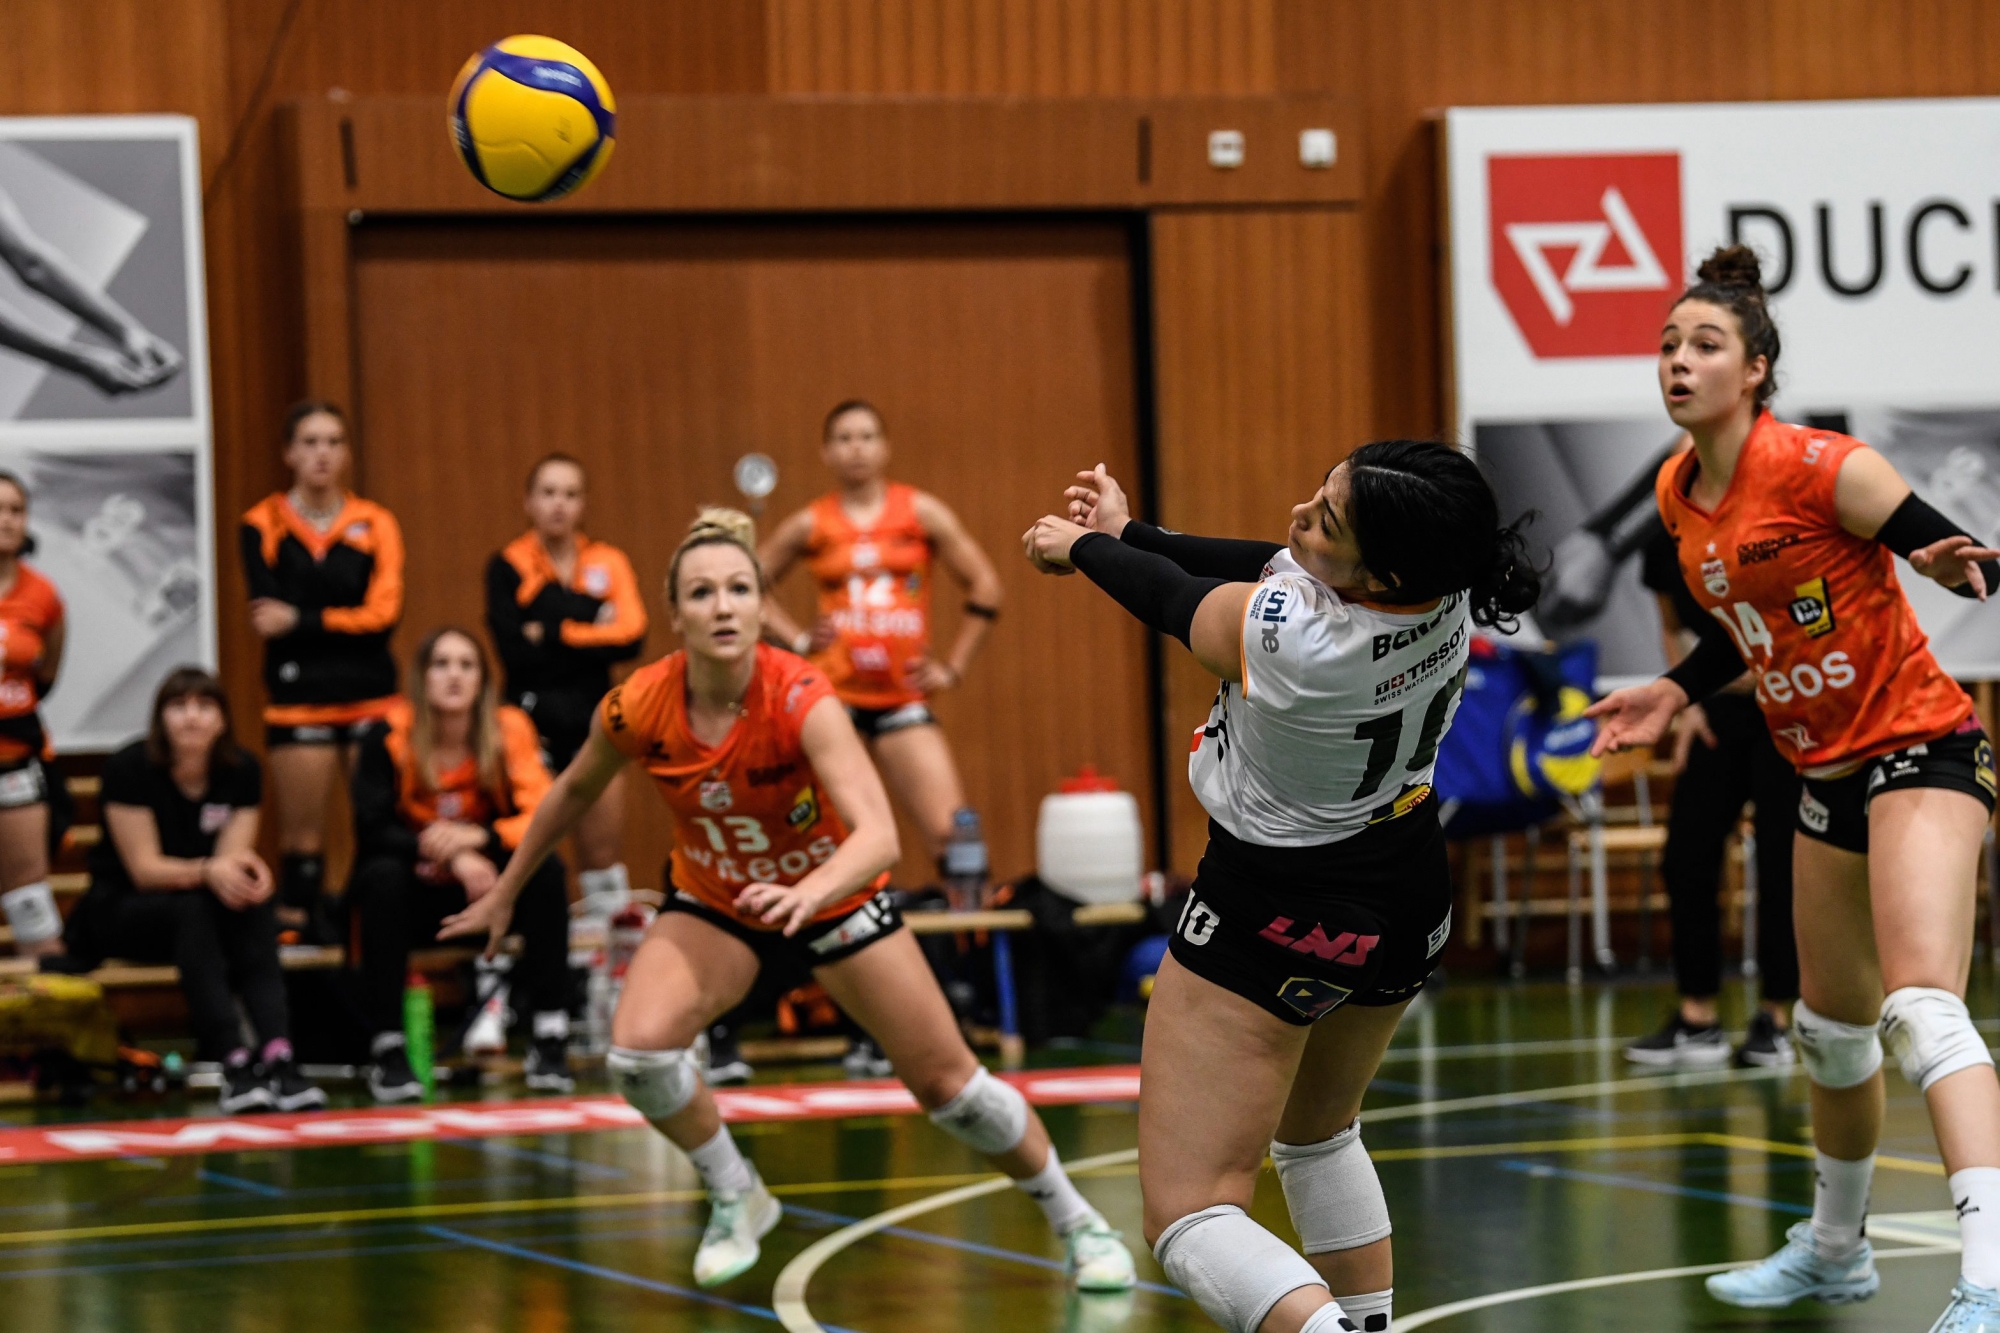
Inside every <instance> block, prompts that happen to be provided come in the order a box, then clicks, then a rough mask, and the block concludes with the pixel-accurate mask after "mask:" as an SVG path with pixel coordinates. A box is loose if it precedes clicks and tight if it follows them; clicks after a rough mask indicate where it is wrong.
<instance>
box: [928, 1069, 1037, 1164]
mask: <svg viewBox="0 0 2000 1333" xmlns="http://www.w3.org/2000/svg"><path fill="white" fill-rule="evenodd" d="M931 1123H932V1124H933V1125H936V1126H937V1127H938V1128H939V1129H941V1130H943V1131H944V1132H945V1133H947V1134H949V1135H951V1136H952V1137H953V1138H955V1139H957V1140H958V1141H959V1142H960V1143H963V1144H965V1145H966V1146H967V1147H969V1148H973V1149H976V1150H977V1151H979V1152H983V1153H986V1154H988V1155H991V1154H993V1153H998V1152H1006V1151H1007V1150H1008V1149H1009V1148H1012V1147H1013V1146H1014V1145H1015V1144H1017V1143H1019V1142H1020V1141H1021V1136H1022V1135H1023V1134H1026V1133H1027V1132H1028V1099H1027V1098H1026V1097H1023V1096H1022V1095H1021V1094H1020V1092H1019V1090H1017V1089H1016V1088H1015V1087H1014V1085H1013V1084H1011V1083H1005V1082H1002V1081H1001V1080H999V1079H997V1078H995V1077H993V1075H992V1074H990V1073H988V1072H987V1070H986V1066H984V1065H981V1066H980V1067H979V1069H978V1071H977V1072H976V1073H974V1074H973V1076H972V1077H971V1078H969V1079H967V1080H966V1081H965V1086H964V1087H962V1088H960V1089H959V1090H958V1095H957V1096H956V1097H953V1098H952V1099H951V1100H950V1101H948V1102H946V1103H945V1104H944V1105H943V1106H940V1107H938V1109H937V1110H935V1111H932V1112H931Z"/></svg>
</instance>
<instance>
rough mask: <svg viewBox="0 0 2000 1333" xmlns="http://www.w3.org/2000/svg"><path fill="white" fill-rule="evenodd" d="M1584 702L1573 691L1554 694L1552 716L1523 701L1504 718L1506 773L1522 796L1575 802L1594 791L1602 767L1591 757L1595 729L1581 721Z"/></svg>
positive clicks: (1528, 699)
mask: <svg viewBox="0 0 2000 1333" xmlns="http://www.w3.org/2000/svg"><path fill="white" fill-rule="evenodd" d="M1588 707H1590V696H1589V695H1588V694H1585V693H1584V692H1583V691H1582V690H1580V689H1578V688H1577V687H1576V686H1574V685H1564V686H1563V687H1562V688H1561V689H1560V690H1558V691H1557V693H1556V706H1555V708H1554V710H1553V715H1551V714H1550V713H1549V712H1545V711H1542V710H1539V709H1537V708H1536V707H1535V697H1534V696H1533V695H1532V694H1531V695H1526V696H1524V697H1523V698H1521V699H1520V701H1519V702H1517V703H1516V704H1515V705H1514V707H1513V708H1512V709H1511V710H1509V712H1508V714H1507V723H1506V737H1507V767H1508V770H1509V771H1510V772H1511V773H1512V774H1513V777H1514V787H1515V789H1516V790H1517V791H1519V792H1520V793H1521V795H1523V796H1529V797H1551V796H1553V797H1556V798H1558V799H1560V798H1561V797H1564V796H1581V795H1583V794H1584V793H1585V792H1587V791H1589V790H1590V789H1591V788H1592V787H1595V786H1596V785H1597V783H1598V780H1599V778H1601V777H1602V776H1603V773H1604V761H1603V760H1601V759H1595V758H1592V757H1591V753H1590V747H1591V743H1592V742H1594V741H1595V740H1596V739H1597V723H1596V722H1595V721H1594V720H1593V719H1591V718H1587V717H1585V716H1584V715H1583V711H1584V709H1586V708H1588Z"/></svg>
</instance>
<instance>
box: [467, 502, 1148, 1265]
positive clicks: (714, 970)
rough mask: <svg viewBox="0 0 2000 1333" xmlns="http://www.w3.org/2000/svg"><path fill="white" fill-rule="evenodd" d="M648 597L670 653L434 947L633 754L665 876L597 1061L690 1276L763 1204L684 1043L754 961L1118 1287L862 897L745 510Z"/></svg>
mask: <svg viewBox="0 0 2000 1333" xmlns="http://www.w3.org/2000/svg"><path fill="white" fill-rule="evenodd" d="M667 602H668V611H669V614H670V617H671V619H672V621H673V627H674V630H675V631H676V633H678V634H679V635H680V637H681V641H682V643H683V644H684V645H685V646H684V647H683V648H682V649H681V651H679V652H676V653H671V654H669V655H668V656H666V657H663V658H661V659H660V660H659V661H657V662H654V663H652V664H651V665H650V666H645V667H641V668H640V669H639V670H638V671H636V672H634V673H633V674H632V675H631V676H630V677H629V678H627V679H626V680H625V681H624V683H623V684H620V685H618V686H615V687H614V688H613V689H612V690H611V692H610V693H609V694H607V695H606V696H605V697H604V701H603V703H602V704H601V705H600V706H599V708H598V710H597V714H596V716H595V717H594V718H593V719H592V721H591V727H590V736H589V739H588V740H587V741H585V742H584V746H583V749H582V750H581V751H580V752H579V753H578V754H577V757H576V759H575V760H574V761H572V762H571V764H570V766H569V767H568V768H567V769H565V770H564V771H563V774H562V776H561V777H559V778H557V779H556V783H555V786H554V787H553V788H552V789H551V790H550V792H549V794H548V796H547V798H546V799H544V800H543V801H542V803H541V805H540V806H539V808H537V810H536V812H535V817H534V819H533V820H532V822H530V824H529V826H528V829H527V832H526V834H525V835H524V837H523V838H522V840H521V844H520V848H519V850H518V851H517V852H516V854H515V856H514V859H513V860H512V861H511V862H509V863H508V865H507V868H506V871H505V872H504V873H503V874H502V875H501V877H500V881H499V883H498V884H497V885H496V886H495V887H494V889H493V890H492V891H491V892H490V893H488V894H487V895H486V896H485V897H483V898H481V899H479V900H478V901H477V902H475V903H473V904H472V905H471V906H470V907H469V908H467V910H465V911H464V912H461V913H459V914H458V915H457V916H455V917H452V918H451V919H450V920H448V921H447V922H445V924H444V928H443V930H442V931H440V936H441V937H449V936H458V935H482V934H483V935H486V936H487V937H488V941H489V942H488V952H489V954H490V953H491V952H492V950H493V948H494V947H496V946H497V945H498V944H499V942H500V939H501V937H502V936H504V935H505V934H506V933H507V924H508V920H509V918H510V915H511V913H512V911H513V906H514V900H515V898H516V896H517V895H518V894H520V892H521V890H522V888H523V886H524V885H526V884H527V883H528V882H529V876H530V875H532V873H533V871H534V868H535V866H536V865H537V864H538V863H540V861H541V860H542V858H543V857H545V856H546V855H547V854H548V852H549V850H550V849H551V848H552V847H553V846H554V845H555V844H556V843H557V842H558V841H559V840H560V839H561V838H562V837H563V836H564V834H566V833H567V832H569V830H570V829H571V828H573V827H574V826H575V824H576V822H577V821H578V820H579V819H580V818H581V817H582V815H583V813H584V812H585V811H586V810H588V809H590V808H591V806H592V805H593V804H595V803H596V801H597V799H598V797H599V796H600V794H601V793H602V792H603V790H604V788H605V786H606V785H607V784H608V783H609V782H610V781H611V779H612V777H613V776H615V775H616V774H617V773H618V772H619V771H621V770H622V769H623V768H624V767H625V765H626V764H627V763H628V762H637V763H639V764H640V765H641V766H642V767H643V768H644V769H645V770H646V772H647V774H648V775H649V776H651V777H652V779H653V782H654V785H655V786H657V787H658V788H659V791H660V795H661V797H662V798H663V799H664V800H665V801H666V803H667V806H668V808H669V809H670V810H672V811H673V815H674V825H675V845H674V851H673V859H672V861H671V874H672V879H671V883H670V884H669V886H668V887H669V890H670V892H669V895H668V898H667V902H666V906H665V909H664V910H663V911H662V912H661V914H660V917H659V919H658V920H657V921H656V922H654V924H653V927H652V929H651V931H649V932H648V934H647V936H646V939H645V941H644V943H642V944H641V945H640V946H639V949H638V951H637V953H636V954H635V955H634V956H633V959H632V963H631V966H630V969H629V970H628V971H627V973H626V977H625V986H624V990H623V991H622V992H621V993H620V996H619V1002H618V1012H617V1014H616V1015H615V1016H614V1017H613V1019H612V1028H611V1043H612V1044H611V1053H610V1056H609V1058H608V1061H607V1064H608V1067H609V1069H610V1071H611V1077H612V1081H613V1083H614V1084H615V1086H616V1087H617V1088H618V1090H619V1092H621V1093H622V1094H624V1096H625V1099H626V1100H627V1101H629V1102H630V1103H631V1104H632V1105H633V1106H634V1107H636V1108H637V1109H638V1110H639V1111H640V1112H641V1113H642V1114H644V1115H645V1117H646V1118H647V1119H648V1120H649V1121H651V1122H652V1124H653V1125H654V1126H655V1127H656V1128H657V1129H659V1131H660V1132H661V1133H663V1134H665V1135H666V1136H667V1138H668V1139H670V1140H671V1141H672V1142H673V1143H675V1144H676V1145H678V1146H679V1147H680V1148H681V1149H682V1150H683V1151H685V1152H686V1153H687V1154H688V1156H689V1157H690V1158H691V1159H693V1162H694V1165H695V1169H696V1170H697V1171H699V1172H700V1173H701V1177H702V1181H703V1183H704V1184H705V1185H706V1186H707V1187H708V1192H709V1198H710V1200H711V1209H710V1213H709V1221H708V1227H707V1229H706V1231H705V1232H704V1233H703V1236H702V1241H701V1246H700V1248H699V1249H698V1250H697V1251H696V1253H695V1259H694V1275H695V1280H696V1281H697V1282H699V1283H700V1284H701V1285H702V1286H705V1287H710V1286H715V1285H717V1284H719V1283H723V1282H727V1281H728V1280H729V1279H731V1278H733V1277H736V1276H738V1275H739V1274H741V1273H744V1272H746V1271H748V1270H749V1269H750V1268H751V1267H752V1266H753V1265H754V1264H755V1263H756V1262H757V1258H758V1253H759V1241H760V1240H761V1239H762V1238H763V1236H764V1235H765V1234H766V1233H767V1232H769V1231H770V1229H771V1228H772V1227H774V1226H776V1225H777V1223H778V1218H779V1216H780V1214H781V1213H782V1211H783V1210H782V1209H781V1208H780V1207H779V1205H778V1201H777V1200H776V1199H775V1198H773V1197H772V1195H771V1193H770V1191H769V1190H767V1189H766V1188H765V1187H764V1183H763V1181H762V1180H761V1179H759V1178H758V1175H757V1171H756V1168H755V1167H753V1166H752V1165H751V1164H750V1163H749V1162H748V1161H747V1160H746V1159H745V1158H744V1157H743V1155H742V1153H740V1152H739V1151H738V1150H737V1147H736V1143H735V1140H734V1139H733V1138H731V1136H730V1133H729V1130H728V1127H727V1126H725V1125H724V1124H723V1123H722V1120H721V1117H720V1115H719V1114H718V1113H717V1110H716V1105H715V1098H714V1095H713V1094H712V1093H710V1091H709V1090H708V1088H707V1086H706V1085H705V1084H704V1083H703V1081H702V1076H701V1069H700V1065H699V1062H698V1061H697V1059H696V1056H695V1053H694V1051H693V1049H692V1047H693V1045H694V1041H695V1038H696V1036H697V1035H698V1034H699V1033H701V1031H702V1030H703V1029H704V1028H706V1027H707V1026H708V1025H709V1024H711V1023H712V1022H714V1021H715V1019H716V1018H717V1017H718V1016H719V1015H721V1014H722V1013H724V1012H726V1011H727V1010H729V1009H731V1008H733V1007H735V1006H736V1005H737V1004H738V1003H740V1002H741V1001H742V999H743V997H744V996H745V995H746V994H748V993H749V990H750V987H751V985H752V984H753V983H754V982H755V981H756V980H757V977H758V974H759V972H760V971H762V970H763V969H765V968H767V967H768V968H774V969H778V970H779V971H780V972H781V973H782V974H783V975H785V976H787V977H792V976H800V977H802V976H803V975H804V974H810V975H811V976H812V977H813V978H814V979H815V980H817V981H818V982H819V983H820V984H821V985H823V986H824V987H826V989H827V991H828V992H829V993H830V994H832V996H833V997H834V999H835V1000H836V1001H838V1002H839V1004H840V1005H841V1007H842V1008H844V1009H845V1010H846V1011H847V1012H848V1013H849V1014H851V1015H853V1016H854V1018H855V1019H856V1020H857V1021H858V1022H859V1023H860V1024H861V1025H862V1027H863V1028H865V1029H866V1030H867V1031H868V1032H869V1033H870V1034H871V1035H872V1036H873V1037H874V1039H875V1040H876V1041H877V1042H879V1043H880V1044H881V1046H882V1048H883V1050H884V1051H886V1052H887V1053H888V1057H889V1060H890V1061H891V1063H892V1064H893V1065H894V1067H895V1071H896V1075H897V1077H898V1078H900V1079H902V1081H903V1083H904V1084H905V1086H907V1087H908V1088H909V1089H910V1091H911V1093H912V1094H914V1095H915V1097H916V1099H917V1101H918V1103H919V1104H921V1105H922V1106H923V1107H924V1108H925V1109H926V1110H927V1111H929V1112H930V1117H931V1119H932V1121H933V1122H935V1123H936V1124H937V1125H938V1126H939V1127H940V1128H942V1129H944V1130H945V1131H946V1132H947V1133H949V1134H951V1135H952V1136H953V1137H955V1138H957V1139H959V1140H960V1141H961V1142H963V1143H965V1144H966V1145H968V1146H969V1147H971V1148H974V1149H976V1150H977V1151H979V1152H980V1153H982V1154H984V1155H985V1156H986V1157H987V1159H988V1160H989V1161H991V1162H992V1163H993V1164H994V1165H995V1166H997V1167H998V1168H999V1169H1000V1170H1002V1171H1004V1172H1006V1173H1007V1174H1008V1175H1009V1176H1011V1177H1013V1178H1014V1179H1015V1181H1017V1182H1018V1183H1019V1185H1020V1187H1021V1189H1022V1190H1023V1191H1024V1192H1026V1193H1027V1194H1028V1195H1029V1196H1030V1197H1031V1198H1033V1199H1034V1200H1035V1202H1036V1203H1037V1204H1038V1205H1039V1206H1040V1207H1041V1209H1042V1212H1043V1214H1044V1215H1045V1216H1046V1217H1047V1218H1048V1221H1049V1225H1050V1226H1051V1227H1052V1228H1053V1229H1054V1230H1055V1232H1056V1233H1057V1234H1058V1235H1059V1236H1061V1237H1063V1239H1064V1241H1065V1244H1066V1246H1067V1249H1068V1255H1069V1264H1068V1267H1069V1273H1070V1276H1071V1279H1072V1280H1073V1281H1074V1282H1075V1283H1076V1284H1077V1286H1078V1287H1079V1288H1081V1289H1084V1290H1113V1291H1119V1290H1124V1289H1126V1288H1129V1287H1131V1286H1132V1284H1133V1280H1134V1277H1133V1268H1132V1256H1131V1255H1130V1254H1129V1253H1128V1252H1127V1251H1126V1249H1125V1246H1124V1244H1123V1243H1122V1242H1121V1241H1120V1239H1119V1236H1118V1233H1117V1232H1115V1231H1113V1230H1111V1228H1110V1227H1109V1226H1108V1225H1107V1224H1106V1223H1105V1221H1104V1219H1103V1217H1101V1216H1100V1215H1099V1214H1098V1212H1097V1210H1096V1209H1094V1208H1092V1207H1091V1206H1090V1204H1089V1203H1088V1202H1086V1201H1085V1200H1084V1198H1083V1196H1082V1195H1081V1194H1079V1193H1078V1192H1077V1190H1076V1187H1075V1186H1074V1185H1073V1184H1071V1183H1070V1180H1069V1177H1068V1176H1067V1175H1066V1174H1065V1173H1064V1171H1063V1168H1062V1163H1061V1161H1060V1160H1059V1159H1058V1158H1057V1156H1056V1151H1055V1148H1054V1146H1053V1145H1052V1144H1051V1143H1050V1142H1049V1136H1048V1132H1047V1130H1045V1129H1044V1128H1043V1127H1042V1122H1041V1119H1040V1117H1039V1116H1037V1115H1036V1114H1035V1113H1034V1111H1033V1110H1032V1109H1031V1108H1030V1107H1029V1106H1028V1103H1027V1101H1026V1100H1025V1099H1024V1098H1023V1097H1022V1096H1021V1094H1020V1093H1019V1092H1018V1091H1016V1090H1015V1089H1014V1088H1013V1086H1012V1085H1011V1084H1008V1083H1004V1082H1002V1081H1001V1080H999V1079H997V1078H994V1077H993V1076H992V1075H991V1074H989V1073H988V1072H987V1071H986V1069H985V1068H984V1067H983V1066H982V1065H981V1064H980V1063H979V1061H978V1060H977V1059H976V1058H975V1057H974V1056H973V1054H972V1051H971V1050H970V1049H969V1048H968V1047H967V1046H966V1044H965V1039H964V1037H963V1036H962V1035H961V1034H960V1032H959V1030H958V1024H957V1022H956V1020H954V1019H953V1017H952V1013H951V1007H950V1006H949V1005H948V1004H947V1003H946V1002H945V998H944V993H943V992H942V991H941V990H940V989H939V988H938V983H937V980H936V978H935V977H933V976H932V975H931V970H930V968H929V967H928V966H926V965H925V962H924V959H923V955H922V954H921V953H920V952H919V951H918V949H917V945H916V941H915V940H914V939H913V938H912V937H911V935H910V934H909V932H907V931H905V930H903V929H902V924H903V923H902V917H901V916H900V915H899V913H898V912H897V909H896V905H895V903H894V901H893V900H892V899H891V898H890V897H889V896H888V895H887V894H886V893H884V892H883V891H882V890H883V886H884V885H885V884H886V883H887V881H888V873H887V872H888V869H889V867H890V866H891V865H893V864H895V862H896V857H897V846H896V826H895V821H894V819H893V818H892V817H891V815H890V813H889V798H888V795H887V793H886V792H884V790H883V788H882V779H881V777H880V776H879V775H878V774H877V773H876V771H875V766H874V765H873V764H872V763H870V762H869V758H868V751H867V749H866V748H865V747H864V746H863V745H862V743H861V737H860V735H859V734H858V733H857V732H856V731H855V729H854V723H853V722H852V721H851V720H850V719H849V718H848V715H847V710H846V709H845V708H843V707H842V706H841V703H840V700H839V699H838V698H837V697H836V696H835V694H834V691H833V686H832V684H831V683H830V682H829V681H828V680H827V678H826V676H825V675H824V674H822V673H821V672H820V670H819V669H818V668H817V667H815V666H813V665H812V664H811V663H808V662H806V661H805V660H804V659H802V658H800V657H797V656H795V655H793V654H791V653H787V652H785V651H783V650H782V649H779V648H774V647H771V646H769V645H767V644H764V643H761V642H759V637H760V635H761V633H762V630H763V613H764V610H765V608H766V601H765V580H764V573H763V569H762V567H761V566H760V565H759V564H758V563H757V555H756V534H755V530H754V528H753V526H752V524H751V522H750V519H749V518H748V517H747V516H746V515H743V514H740V513H737V512H736V511H735V510H730V509H708V510H704V511H702V513H701V515H700V517H698V518H697V519H696V520H695V522H694V524H693V525H692V526H691V527H690V528H689V529H688V535H687V537H686V538H685V539H684V540H683V541H682V542H681V544H680V548H679V549H678V550H677V551H675V552H674V558H673V563H672V565H671V566H670V567H669V569H668V572H667Z"/></svg>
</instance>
